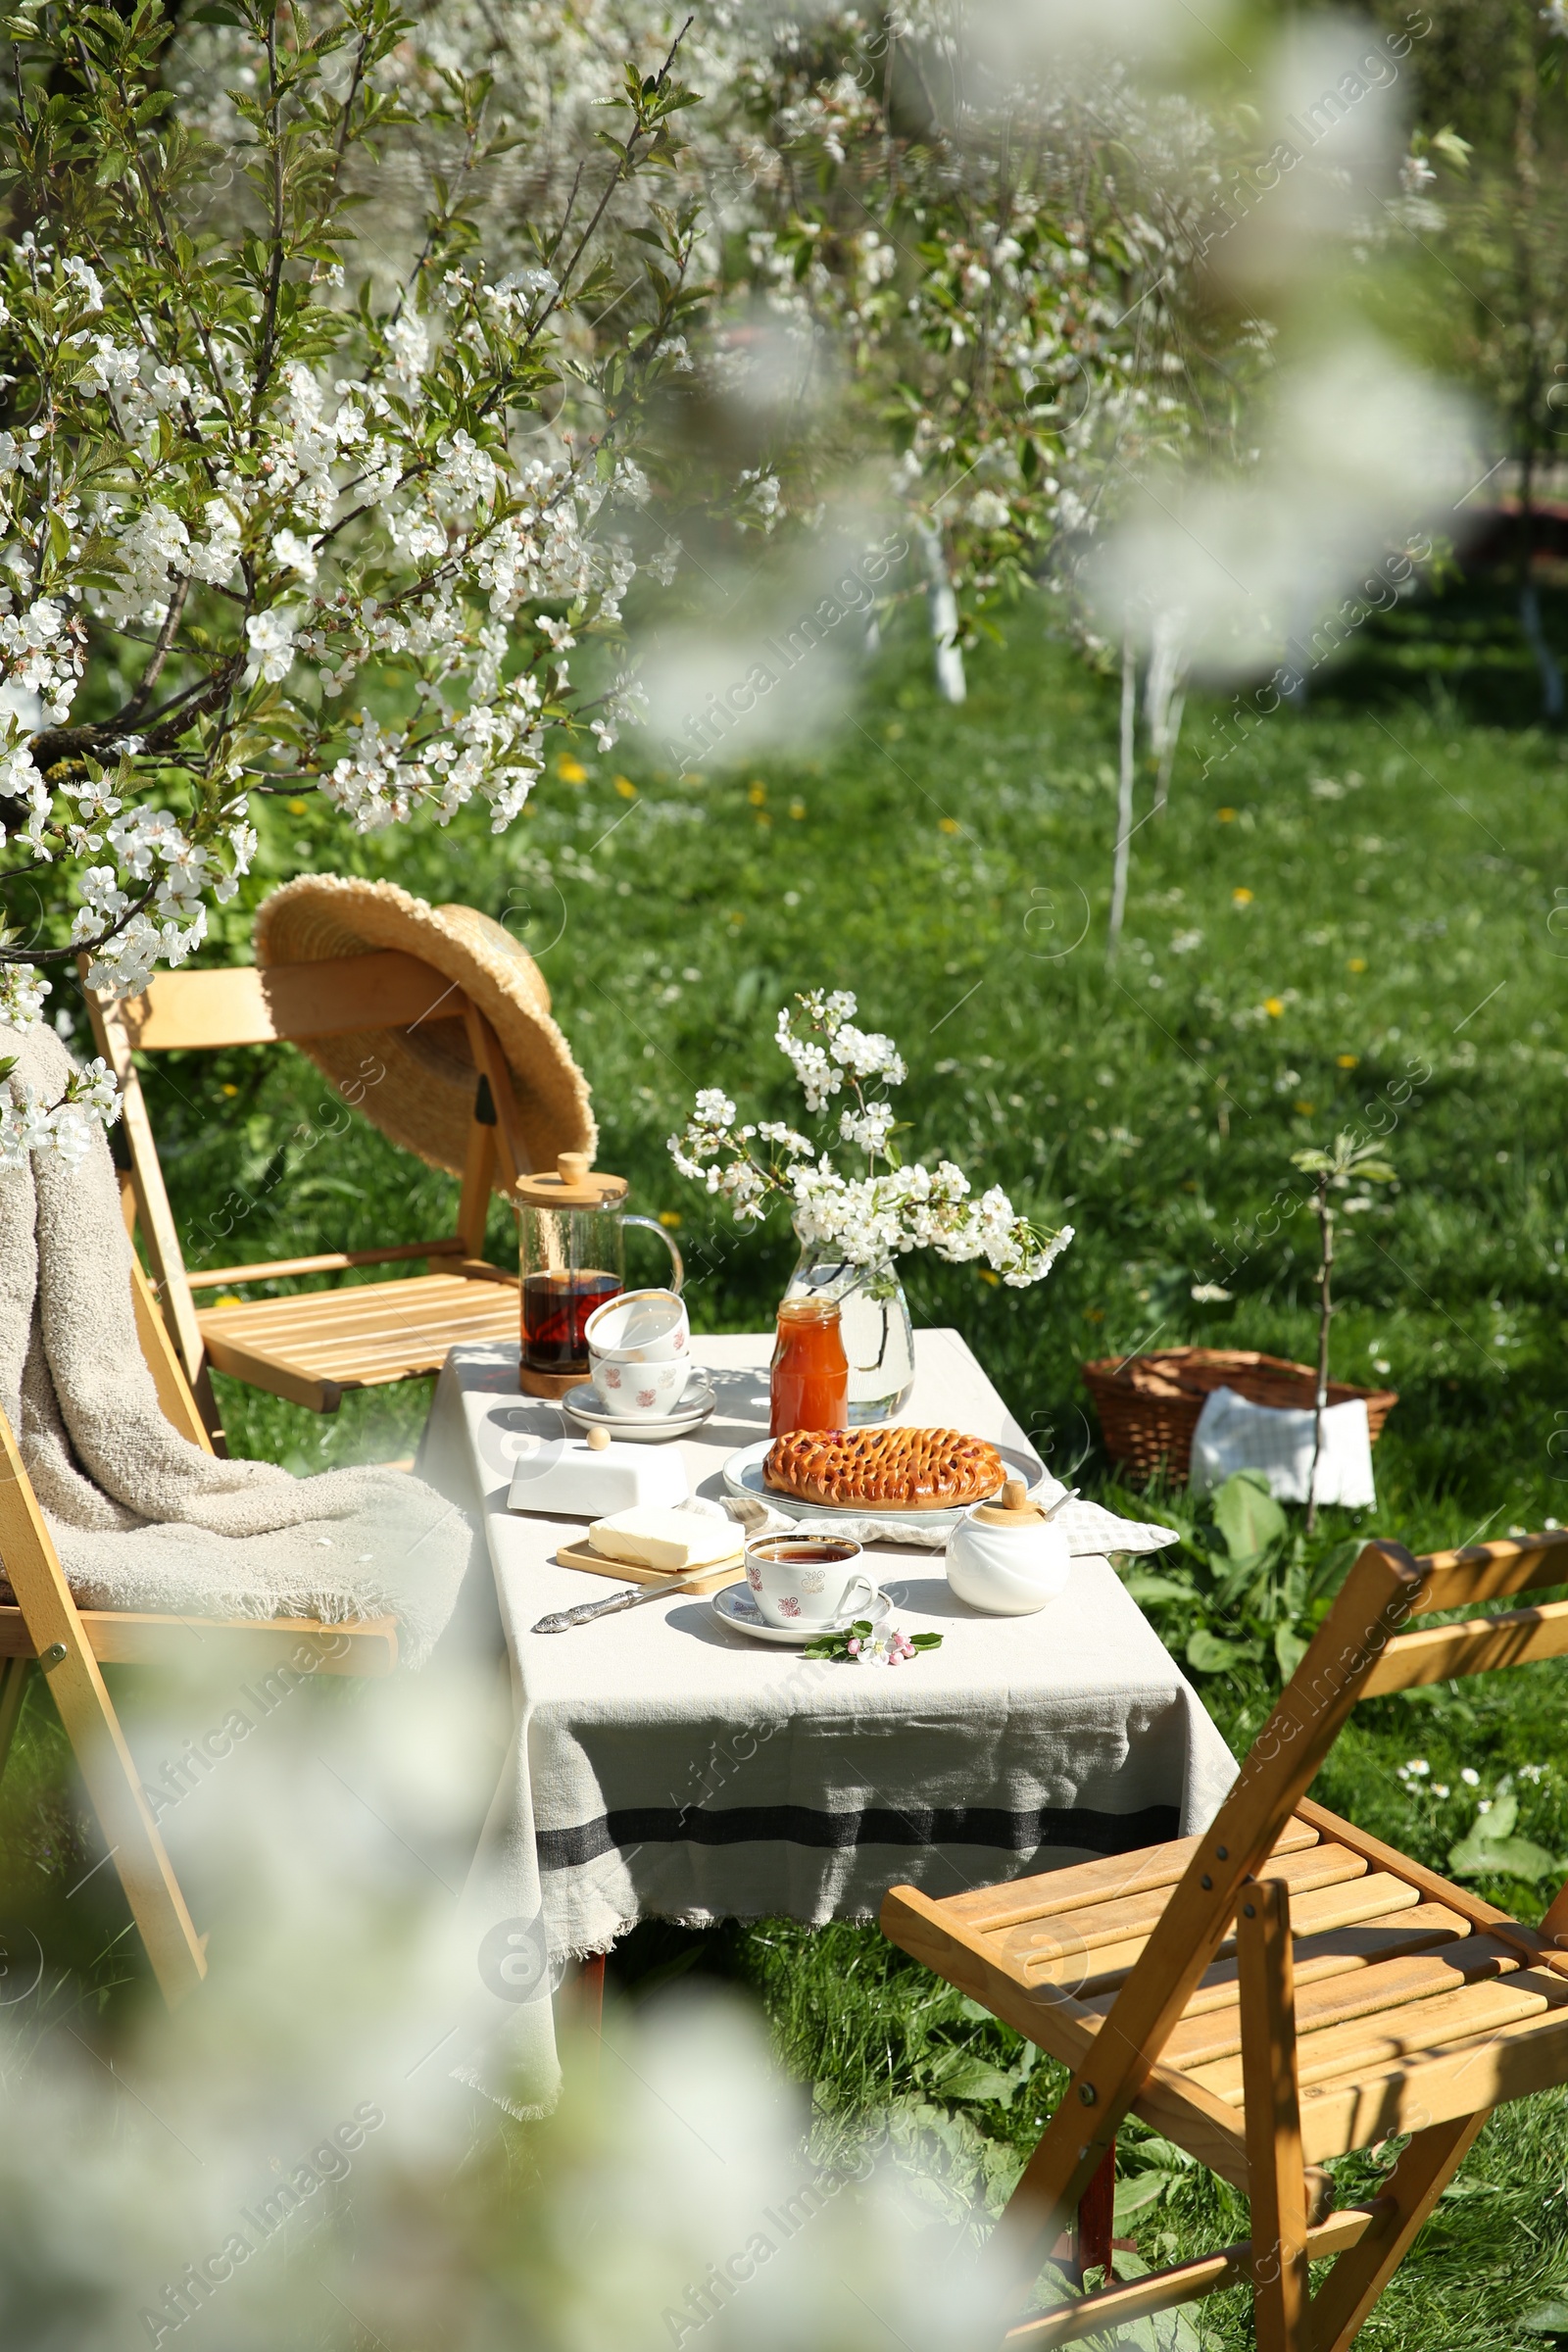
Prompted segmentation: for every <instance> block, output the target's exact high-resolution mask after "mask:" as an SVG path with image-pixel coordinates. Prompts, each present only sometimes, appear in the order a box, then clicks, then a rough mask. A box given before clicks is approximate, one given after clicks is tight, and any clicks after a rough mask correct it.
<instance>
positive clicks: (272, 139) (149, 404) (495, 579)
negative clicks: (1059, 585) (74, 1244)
mask: <svg viewBox="0 0 1568 2352" xmlns="http://www.w3.org/2000/svg"><path fill="white" fill-rule="evenodd" d="M199 13H200V15H201V16H202V17H203V18H206V19H208V20H214V19H216V20H217V21H218V22H219V23H220V24H221V25H222V26H223V27H225V28H226V29H227V31H228V32H229V34H230V35H231V36H232V43H233V45H234V46H235V48H236V57H235V60H234V62H235V64H236V68H237V71H236V74H235V82H234V86H233V88H232V89H231V91H230V93H229V103H230V107H231V110H232V119H233V123H234V126H235V127H234V136H233V138H232V141H231V143H230V144H229V146H228V147H227V148H226V149H225V147H224V146H223V145H222V144H221V143H219V142H217V141H215V140H214V139H213V138H212V137H211V136H210V135H208V134H207V133H205V132H204V131H203V130H201V129H198V128H196V127H194V126H193V124H192V123H191V122H190V121H188V120H185V119H182V115H181V113H180V112H179V111H177V110H176V107H175V102H174V97H173V94H172V87H171V80H172V75H171V71H170V68H171V62H172V54H173V51H174V48H175V46H176V44H177V41H178V39H179V38H180V37H181V36H180V35H179V34H178V33H177V32H176V28H175V26H174V25H173V23H172V20H171V18H170V16H169V15H168V14H167V13H166V11H165V9H164V7H163V6H162V4H161V0H133V5H131V6H129V7H128V8H127V9H126V11H125V13H124V14H123V16H117V15H116V14H114V13H113V12H111V11H108V10H90V11H89V10H81V9H76V8H72V7H69V6H66V5H57V4H55V0H25V4H24V5H23V7H22V8H21V9H20V11H19V12H18V13H16V14H14V15H13V16H12V17H11V18H10V19H9V20H8V22H7V27H6V29H7V33H8V36H9V38H10V40H11V42H12V44H13V51H14V60H15V88H14V93H13V98H12V103H11V109H10V115H9V120H8V121H7V122H6V123H5V125H4V141H5V145H6V147H7V148H8V149H9V150H10V152H9V155H8V156H7V157H6V159H5V161H6V163H7V165H8V166H9V171H10V184H9V202H10V205H11V208H12V214H13V225H14V228H15V230H16V232H17V233H15V234H14V236H13V237H12V238H10V239H8V240H7V243H6V246H5V248H4V252H3V255H0V376H3V382H4V387H5V418H4V421H5V429H4V430H3V431H0V541H3V550H4V552H3V556H0V904H3V907H4V926H3V936H0V1019H5V1020H8V1021H10V1022H12V1023H13V1024H15V1023H17V1022H24V1023H25V1022H26V1021H28V1020H30V1019H33V1018H35V1017H36V1016H37V1014H38V1012H39V1010H40V1008H41V1005H42V1000H43V998H44V995H45V994H46V992H47V989H48V985H49V984H48V982H47V980H46V978H45V976H44V975H45V972H46V969H47V967H48V966H50V965H51V964H55V965H58V964H59V963H61V962H62V961H63V960H65V959H66V958H68V957H72V956H76V955H77V954H79V953H85V955H86V956H87V957H88V959H89V979H90V981H91V983H92V984H93V985H94V986H98V987H105V988H109V989H112V990H114V991H115V992H116V993H118V994H122V995H123V994H127V993H132V992H135V991H137V990H139V989H141V988H142V987H144V986H145V985H146V983H147V981H148V979H149V977H150V975H151V973H152V971H153V969H154V967H155V965H156V964H157V963H158V962H160V961H168V962H178V961H179V960H181V959H182V958H183V957H184V956H188V955H189V954H190V952H191V951H192V949H194V948H195V947H196V946H197V945H198V944H199V943H200V941H201V939H202V937H203V935H204V930H205V925H206V919H207V908H208V905H209V903H210V902H212V901H218V902H221V901H223V900H225V899H227V898H230V897H232V896H233V894H234V893H235V891H236V889H237V887H238V877H239V876H240V875H242V874H243V873H244V872H245V870H246V868H247V865H248V862H249V860H250V858H251V856H252V854H253V851H254V848H255V846H256V838H257V837H256V833H255V830H254V826H253V824H252V821H251V819H252V813H253V809H252V804H253V799H254V797H255V796H259V795H266V794H270V793H284V794H289V795H294V794H298V793H301V792H305V791H315V792H319V793H321V794H323V795H324V796H325V797H326V799H327V800H328V801H330V802H331V803H332V805H333V806H334V807H335V808H336V809H339V810H340V811H341V812H342V814H343V816H344V817H345V818H346V819H347V820H348V822H349V823H351V824H352V825H354V826H355V827H356V828H358V829H359V830H361V831H368V830H371V829H374V828H377V827H380V826H383V825H387V824H391V823H394V822H398V821H401V820H404V819H407V818H409V817H412V816H415V815H417V814H423V815H428V816H430V817H433V818H434V819H435V820H436V821H438V822H445V821H446V820H447V819H449V818H450V816H451V815H452V814H453V812H454V811H455V810H456V809H459V808H461V807H462V806H463V805H464V804H465V803H466V802H468V801H470V800H472V799H474V798H475V797H476V796H477V797H478V798H479V799H481V800H482V801H484V802H486V803H487V804H488V806H489V809H490V811H491V822H492V825H493V827H494V829H495V830H497V831H500V830H502V829H503V828H504V827H506V826H507V825H508V824H509V823H510V822H511V821H512V820H513V818H515V816H516V814H517V813H518V811H519V810H520V809H521V807H522V805H523V802H524V800H525V798H526V796H527V794H528V792H529V790H530V788H531V786H532V785H533V783H534V781H535V779H536V777H537V776H538V775H539V773H540V771H541V768H542V766H543V751H542V744H543V738H544V733H545V730H546V729H547V728H548V727H549V726H550V725H552V724H559V725H563V726H565V727H568V728H576V727H583V728H591V729H592V731H593V733H594V734H595V736H596V737H597V738H598V740H599V741H600V743H601V744H602V745H606V746H608V745H609V744H610V743H611V742H613V739H614V732H615V729H616V726H617V724H619V723H620V722H621V721H622V720H623V718H624V717H625V716H626V715H627V711H628V707H629V705H630V704H631V702H632V700H633V690H632V689H631V687H630V684H629V681H628V680H627V679H626V678H625V677H624V676H621V675H618V674H616V671H615V666H614V662H613V644H614V641H615V639H616V637H617V634H618V630H619V624H620V613H621V603H622V599H623V598H624V596H625V593H626V590H627V587H628V585H629V583H630V581H631V580H632V578H633V576H634V574H635V573H636V571H637V570H638V568H639V564H640V563H642V562H643V561H644V559H645V557H646V556H647V555H648V554H649V552H650V550H649V549H648V547H647V546H645V545H643V544H642V542H644V541H646V540H647V539H648V531H647V526H646V523H645V522H644V520H643V517H642V515H641V512H640V506H639V501H640V499H641V497H642V496H643V494H644V493H645V489H646V483H645V479H644V476H643V474H642V472H641V470H640V469H639V467H638V466H637V464H636V450H637V447H638V436H639V433H640V431H641V429H642V424H643V419H644V417H646V414H647V410H648V404H649V399H650V395H651V394H652V392H653V391H654V389H655V387H656V386H657V384H658V383H659V381H660V378H661V376H662V373H663V372H664V370H665V369H666V368H668V367H670V366H671V365H673V356H672V355H673V354H674V353H675V351H676V347H677V345H678V341H679V329H680V325H681V321H682V319H683V318H684V316H685V314H686V312H687V310H688V308H689V307H690V305H691V304H692V303H693V302H694V301H695V300H696V299H697V296H696V291H695V289H694V287H693V286H692V284H691V283H690V282H689V280H690V264H691V256H692V248H693V239H694V214H693V210H692V208H691V207H690V206H689V205H684V204H681V203H679V202H677V203H676V204H674V205H672V206H661V205H660V204H658V203H657V202H656V203H652V204H647V203H645V204H643V205H642V208H641V217H640V227H639V235H640V238H641V243H640V245H639V246H638V248H637V251H638V254H639V270H638V274H637V277H636V279H635V282H624V283H622V282H617V270H616V263H615V254H614V250H613V247H612V246H611V244H610V242H609V239H610V232H611V229H612V228H613V223H614V221H615V220H616V217H617V208H618V206H619V205H620V204H621V203H622V202H623V201H624V197H625V191H626V190H627V189H628V188H629V187H630V186H631V185H632V184H633V183H634V182H639V181H641V182H646V181H647V180H648V179H649V177H650V176H651V175H665V176H667V173H668V172H669V169H670V166H671V162H672V158H673V155H674V153H675V142H674V139H673V136H672V129H673V123H674V118H675V117H676V115H677V114H678V112H679V110H681V109H682V108H683V107H685V106H686V105H688V104H689V103H690V100H689V96H688V94H687V92H686V91H685V90H684V89H683V88H682V87H681V85H680V83H679V82H678V81H677V80H676V79H675V77H674V74H673V72H672V66H673V52H672V51H671V52H670V53H669V54H667V55H666V56H665V58H664V60H663V61H662V64H661V65H660V66H659V67H658V69H657V70H655V71H651V72H646V73H637V72H634V71H628V72H625V73H623V74H622V76H621V79H620V87H619V91H618V105H617V106H616V108H614V109H613V110H606V115H608V119H605V118H604V117H603V116H602V119H601V122H600V125H599V128H598V130H597V133H596V152H590V153H587V154H585V155H583V156H582V157H580V158H579V164H578V169H577V171H576V172H575V174H574V176H573V179H572V181H571V184H570V187H569V190H568V193H567V196H566V198H565V200H564V202H563V203H562V204H561V205H560V206H559V207H558V208H557V209H556V210H555V212H554V213H553V214H550V215H548V216H547V217H544V218H538V217H536V218H535V219H533V220H532V221H530V223H529V231H528V246H529V249H530V250H529V255H528V258H527V259H526V261H525V263H524V264H523V265H522V266H515V267H513V268H510V269H508V270H504V271H501V272H497V271H495V270H493V269H492V268H491V267H490V265H489V258H488V254H487V247H486V240H485V234H484V221H483V200H484V195H485V191H486V188H487V185H488V183H489V179H490V178H491V177H492V176H493V174H494V172H495V171H496V170H497V169H498V168H499V167H500V165H501V163H502V160H503V159H504V158H505V157H506V155H507V154H508V152H509V140H508V135H507V125H506V123H505V122H504V121H503V120H502V119H500V118H499V117H498V116H497V115H496V113H495V110H494V107H493V105H492V101H491V90H490V85H489V83H488V82H487V80H486V78H485V77H484V76H483V75H479V74H468V73H464V72H463V71H461V70H460V69H459V68H458V67H455V66H453V65H452V64H450V63H449V62H442V61H440V60H435V59H431V58H429V57H427V56H425V55H423V54H422V53H421V52H420V51H419V50H418V48H417V44H416V43H413V42H411V39H410V33H411V27H410V25H409V23H408V21H407V20H406V19H405V18H403V17H402V16H400V15H399V13H398V12H397V10H396V8H395V7H394V6H393V5H392V0H341V4H337V0H328V5H326V6H323V7H321V8H319V9H316V10H313V11H311V12H309V13H307V12H305V11H303V10H301V9H300V8H298V7H295V6H293V5H283V6H274V5H273V4H272V0H221V6H219V7H216V8H207V9H204V10H202V11H201V12H199ZM411 61H412V63H411ZM389 150H393V151H395V152H399V153H401V154H402V155H403V156H405V158H406V157H408V156H410V155H412V156H413V159H414V177H415V182H416V184H417V188H418V191H419V205H418V219H417V234H416V235H415V236H414V238H413V239H412V241H411V246H410V250H409V251H408V252H407V253H405V254H398V255H395V256H394V266H392V267H389V266H388V261H387V256H386V252H385V245H384V240H379V239H374V238H363V237H361V236H360V235H358V234H357V223H359V222H361V221H363V219H364V211H363V208H364V207H365V206H366V205H367V203H368V202H369V201H370V189H371V187H372V185H373V182H374V175H375V173H376V172H377V171H378V170H380V169H382V168H383V164H384V159H385V157H386V155H387V153H388V151H389ZM596 320H599V321H602V322H601V323H596ZM612 321H613V323H612ZM596 639H598V640H602V641H605V645H604V648H603V650H601V649H600V648H596V647H595V646H594V644H593V641H594V640H596ZM583 640H587V641H588V649H587V650H588V674H586V675H581V674H574V673H573V668H572V662H571V660H570V657H571V656H572V654H573V650H574V648H575V647H577V646H578V644H579V642H580V641H583ZM596 654H597V655H598V659H595V658H594V657H595V655H596ZM77 1091H78V1093H79V1095H80V1098H81V1102H82V1103H83V1104H85V1105H87V1106H89V1107H90V1106H91V1105H92V1104H94V1103H96V1104H99V1105H102V1106H104V1107H107V1106H108V1104H109V1103H112V1099H113V1096H112V1089H111V1088H109V1087H108V1086H107V1084H106V1082H105V1081H104V1079H103V1077H102V1074H101V1073H99V1072H97V1071H95V1072H93V1073H92V1074H91V1075H90V1076H89V1078H88V1079H87V1080H86V1081H84V1083H83V1086H82V1087H81V1088H80V1089H78V1090H77ZM3 1116H4V1121H5V1124H4V1127H3V1129H0V1145H3V1148H5V1149H7V1150H9V1151H10V1152H13V1153H15V1152H17V1151H19V1150H22V1149H25V1148H27V1146H28V1145H29V1144H30V1145H31V1146H33V1147H36V1146H37V1144H38V1143H39V1142H40V1141H46V1140H48V1137H49V1135H50V1133H51V1132H52V1131H57V1140H58V1141H60V1142H61V1143H62V1144H63V1145H65V1146H66V1147H67V1148H68V1149H69V1148H71V1145H72V1141H73V1138H78V1137H79V1112H77V1111H73V1108H72V1105H71V1104H69V1103H68V1104H65V1105H36V1104H35V1105H31V1106H30V1107H29V1108H28V1109H27V1110H26V1111H25V1112H21V1113H19V1112H18V1111H17V1110H16V1109H15V1108H14V1107H8V1109H7V1110H6V1112H5V1113H4V1114H3ZM24 1130H25V1132H24Z"/></svg>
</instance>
